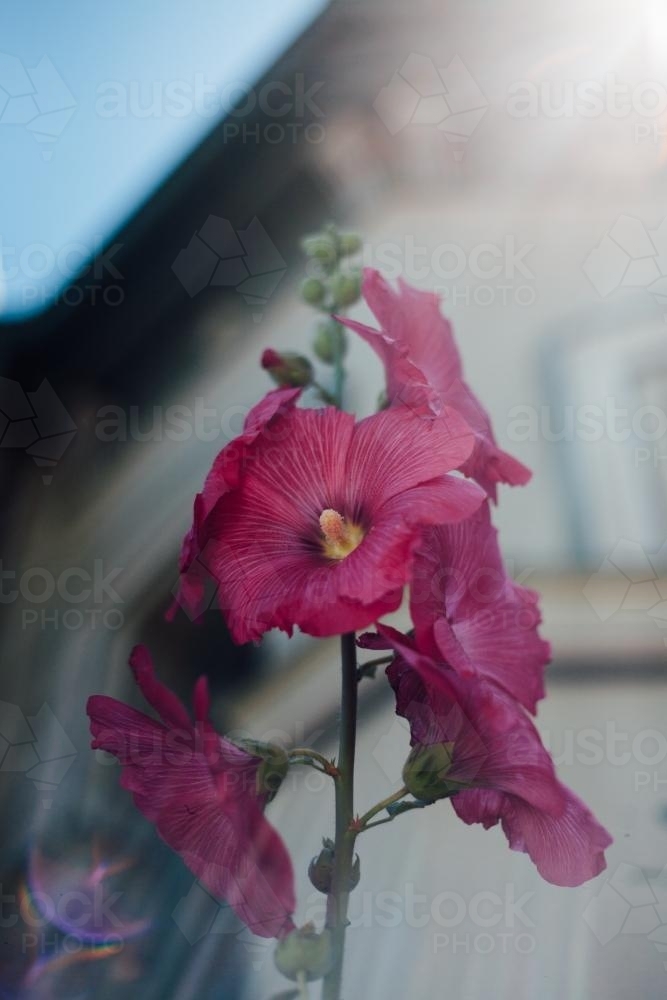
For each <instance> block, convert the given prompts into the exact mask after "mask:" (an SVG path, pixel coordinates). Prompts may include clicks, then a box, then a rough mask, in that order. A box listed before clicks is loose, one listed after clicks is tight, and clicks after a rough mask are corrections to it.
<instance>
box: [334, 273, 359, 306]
mask: <svg viewBox="0 0 667 1000" xmlns="http://www.w3.org/2000/svg"><path fill="white" fill-rule="evenodd" d="M331 293H332V295H333V297H334V299H335V301H336V304H337V305H338V306H341V307H342V306H351V305H352V304H353V303H354V302H356V301H357V299H358V298H359V296H360V295H361V275H360V274H337V275H335V277H334V278H333V280H332V282H331Z"/></svg>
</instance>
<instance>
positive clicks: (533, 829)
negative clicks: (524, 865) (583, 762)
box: [452, 786, 612, 886]
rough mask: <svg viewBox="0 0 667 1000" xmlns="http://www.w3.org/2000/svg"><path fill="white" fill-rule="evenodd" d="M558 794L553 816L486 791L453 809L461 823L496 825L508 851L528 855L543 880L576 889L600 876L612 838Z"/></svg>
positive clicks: (460, 799)
mask: <svg viewBox="0 0 667 1000" xmlns="http://www.w3.org/2000/svg"><path fill="white" fill-rule="evenodd" d="M561 788H562V791H563V799H564V808H563V809H562V810H561V812H560V813H559V814H558V815H557V816H553V815H550V814H548V813H545V812H542V811H540V810H539V809H536V808H534V807H533V806H530V805H528V804H527V803H525V802H522V801H521V800H520V799H517V798H515V797H514V796H512V795H502V794H500V793H497V792H493V791H487V790H477V789H475V790H471V791H464V792H459V794H458V795H456V796H455V797H454V798H453V799H452V805H453V806H454V809H455V810H456V813H457V815H458V816H459V817H460V818H461V819H462V820H463V821H464V823H483V824H484V826H485V827H486V828H487V829H488V828H489V827H490V826H494V825H495V824H496V823H497V822H498V821H500V822H501V823H502V827H503V830H504V831H505V835H506V837H507V840H508V842H509V846H510V847H511V849H512V850H513V851H524V852H525V853H526V854H528V855H529V856H530V858H531V859H532V861H533V862H534V863H535V865H536V867H537V870H538V871H539V873H540V875H541V876H542V878H544V879H546V881H547V882H551V883H552V884H553V885H562V886H576V885H581V884H582V883H583V882H587V881H588V880H589V879H591V878H595V876H596V875H599V874H600V872H601V871H604V869H605V868H606V861H605V857H604V851H605V848H607V847H609V845H610V844H611V842H612V838H611V837H610V835H609V834H608V832H607V831H606V830H605V829H604V827H602V826H601V825H600V824H599V823H598V821H597V820H596V819H595V817H594V816H593V814H592V813H591V811H590V810H589V809H588V808H587V807H586V806H585V805H584V803H583V802H581V801H580V799H578V798H577V796H576V795H574V793H573V792H571V791H569V789H567V788H564V787H563V786H561Z"/></svg>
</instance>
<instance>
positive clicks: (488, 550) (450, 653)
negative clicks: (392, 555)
mask: <svg viewBox="0 0 667 1000" xmlns="http://www.w3.org/2000/svg"><path fill="white" fill-rule="evenodd" d="M410 614H411V616H412V620H413V622H414V625H415V634H416V637H417V641H418V644H419V645H420V647H421V648H423V649H428V651H429V652H431V653H433V651H434V649H438V650H439V651H440V654H441V655H442V657H443V658H444V659H445V661H446V662H447V663H448V664H449V665H450V666H451V667H453V668H454V669H455V670H457V671H458V672H459V673H460V674H463V675H471V674H475V673H477V674H479V675H480V676H482V677H486V678H488V680H491V681H494V682H495V683H496V684H499V685H500V686H501V687H503V688H504V689H505V690H506V691H507V692H508V693H509V694H511V695H512V696H513V697H514V698H516V699H517V701H519V702H520V703H521V704H522V705H524V706H525V707H526V708H527V709H528V710H529V711H531V712H534V711H535V708H536V704H537V702H538V700H539V699H540V698H542V697H543V696H544V668H545V666H546V664H547V663H548V661H549V658H550V654H551V650H550V647H549V644H548V643H547V642H545V641H544V640H543V639H542V638H540V635H539V633H538V626H539V624H540V621H541V615H540V610H539V607H538V604H537V594H536V593H535V592H534V591H532V590H528V589H527V588H525V587H520V586H519V585H518V584H515V583H514V582H513V581H512V580H511V578H510V577H509V576H508V575H507V573H506V570H505V567H504V566H503V561H502V557H501V554H500V549H499V547H498V539H497V532H496V530H495V528H494V527H493V526H492V524H491V520H490V510H489V504H488V503H485V504H483V505H482V506H481V507H480V508H479V509H478V511H477V512H476V513H475V514H474V515H473V516H472V517H469V518H468V519H467V520H463V521H461V522H460V523H450V524H443V525H440V526H438V527H435V528H431V529H427V530H426V532H425V533H424V536H423V542H422V544H421V546H420V547H419V549H418V550H417V553H416V558H415V565H414V572H413V578H412V583H411V590H410Z"/></svg>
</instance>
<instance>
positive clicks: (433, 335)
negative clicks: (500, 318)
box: [337, 268, 531, 501]
mask: <svg viewBox="0 0 667 1000" xmlns="http://www.w3.org/2000/svg"><path fill="white" fill-rule="evenodd" d="M362 292H363V296H364V298H365V300H366V302H367V303H368V305H369V306H370V308H371V309H372V311H373V313H374V314H375V317H376V319H377V321H378V323H379V324H380V330H374V329H373V328H372V327H370V326H366V325H365V324H364V323H358V322H356V321H354V320H351V319H347V318H343V317H337V318H338V319H340V322H341V323H344V324H345V326H348V327H349V328H350V329H351V330H355V331H356V332H357V333H358V334H359V335H360V336H361V337H363V339H364V340H365V341H366V342H367V343H368V344H370V346H371V347H372V348H373V350H374V351H375V353H376V354H377V355H378V357H379V358H380V360H381V361H382V362H383V364H384V366H385V370H386V375H387V393H388V396H389V402H390V403H391V404H392V405H394V404H396V403H402V404H404V405H406V406H409V407H410V408H411V409H413V410H414V411H415V412H416V413H418V414H419V415H420V416H434V417H437V416H439V415H440V413H441V412H442V410H443V407H444V406H449V407H451V408H452V409H454V410H457V411H458V412H459V413H460V414H461V416H463V417H464V418H465V420H466V421H467V423H468V424H469V425H470V427H471V428H472V430H473V432H474V434H475V448H474V450H473V452H472V454H471V455H470V456H467V458H466V460H465V461H464V462H462V464H461V466H460V468H461V471H462V472H463V473H464V474H465V475H466V476H470V477H471V478H472V479H475V480H477V482H478V483H479V484H480V486H482V487H483V488H484V489H485V490H486V492H487V493H488V495H489V496H490V497H491V498H492V499H493V500H494V501H495V500H496V493H497V490H496V487H497V484H498V483H509V484H510V485H512V486H517V485H521V486H522V485H524V484H525V483H527V482H528V480H529V479H530V476H531V473H530V470H529V469H527V468H526V467H525V465H522V464H521V462H518V461H517V460H516V459H515V458H512V456H511V455H508V454H507V452H504V451H502V450H501V449H500V448H498V445H497V444H496V439H495V437H494V435H493V430H492V428H491V421H490V419H489V415H488V413H487V412H486V410H485V409H484V407H483V406H482V404H481V403H480V402H479V400H478V399H477V397H476V396H475V395H474V394H473V393H472V391H471V390H470V388H469V386H468V384H467V383H466V382H465V380H464V378H463V367H462V364H461V357H460V355H459V352H458V348H457V346H456V343H455V341H454V336H453V334H452V327H451V323H450V322H449V320H447V319H445V318H444V316H443V315H442V314H441V312H440V300H439V298H438V296H437V295H434V294H433V293H432V292H421V291H418V290H417V289H416V288H411V287H410V285H407V284H406V283H405V282H404V281H402V280H400V279H399V283H398V291H397V292H395V291H393V289H392V288H391V287H390V286H389V285H388V284H387V282H386V281H385V280H384V278H383V277H382V276H381V275H380V273H379V272H378V271H375V270H373V269H372V268H366V269H365V270H364V280H363V285H362Z"/></svg>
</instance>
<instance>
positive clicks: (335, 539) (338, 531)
mask: <svg viewBox="0 0 667 1000" xmlns="http://www.w3.org/2000/svg"><path fill="white" fill-rule="evenodd" d="M320 528H321V529H322V534H323V536H324V538H323V542H322V548H323V549H324V554H325V555H326V556H327V557H328V558H329V559H344V558H345V557H346V556H349V554H350V553H351V552H354V550H355V549H356V548H357V546H358V545H359V544H360V543H361V541H362V540H363V537H364V531H363V528H361V527H360V525H358V524H352V523H348V522H346V521H345V518H344V517H343V516H342V515H341V514H339V513H338V511H337V510H333V509H332V508H331V507H327V509H326V510H323V511H322V513H321V514H320Z"/></svg>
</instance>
